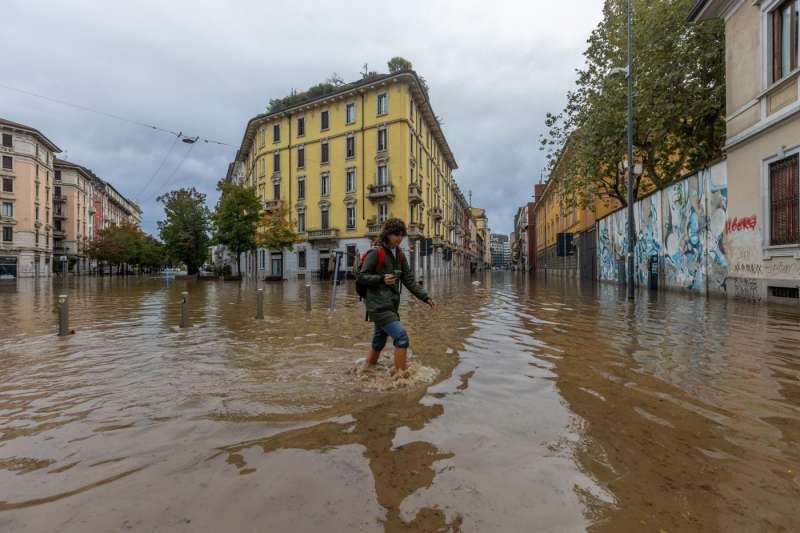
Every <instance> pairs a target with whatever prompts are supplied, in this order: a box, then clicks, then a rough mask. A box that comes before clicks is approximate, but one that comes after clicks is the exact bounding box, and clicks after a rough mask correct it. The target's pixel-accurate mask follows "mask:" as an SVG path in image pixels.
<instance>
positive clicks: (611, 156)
mask: <svg viewBox="0 0 800 533" xmlns="http://www.w3.org/2000/svg"><path fill="white" fill-rule="evenodd" d="M626 2H627V0H606V2H605V5H604V8H603V19H602V21H601V22H600V24H599V25H598V26H597V28H596V29H595V30H594V31H593V32H592V33H591V35H590V36H589V39H588V47H587V49H586V51H585V52H584V56H585V57H586V66H585V67H584V68H583V69H580V70H578V79H577V82H576V88H575V89H574V90H573V91H571V92H570V93H569V94H568V95H567V106H566V108H565V109H564V111H563V112H561V113H559V114H556V115H554V114H548V115H547V118H546V119H545V126H546V128H547V131H546V133H545V134H544V135H543V136H542V138H541V148H542V149H543V150H545V151H546V152H547V169H548V171H549V172H550V173H551V176H560V177H564V176H566V177H569V179H566V180H562V187H563V188H564V192H565V198H566V199H567V200H566V201H567V202H573V203H575V204H576V205H578V206H580V207H586V206H588V205H591V203H590V200H591V199H592V196H596V195H599V196H605V197H609V198H613V199H615V200H617V201H619V203H620V204H621V205H625V204H626V193H625V190H626V172H625V168H624V165H623V161H624V159H625V154H626V143H627V138H626V125H627V115H626V113H627V84H626V82H625V79H624V77H623V76H610V72H611V70H612V69H613V68H615V67H624V66H625V64H626V63H627V40H626V39H627V37H626V35H627V34H626V11H625V7H626ZM693 3H694V0H634V17H635V18H634V36H633V37H634V66H633V67H634V68H633V72H634V80H635V87H634V158H635V160H636V162H637V163H641V164H642V167H643V173H642V175H640V176H638V177H637V178H636V180H635V183H634V188H635V192H636V193H637V196H638V195H639V194H640V193H643V192H646V191H647V189H650V188H661V187H663V186H665V185H667V184H669V183H670V182H672V181H674V180H676V179H678V178H679V177H680V176H681V175H682V174H683V173H684V172H685V171H686V170H688V169H693V168H699V167H702V166H704V165H706V164H708V163H709V162H711V161H713V160H714V159H716V158H718V157H720V155H721V153H722V145H723V144H724V139H725V137H724V135H725V122H724V117H725V72H724V70H725V66H724V30H723V23H722V21H710V22H707V23H703V24H699V25H696V24H691V23H689V22H687V20H686V14H687V13H688V12H689V9H690V8H691V6H692V4H693ZM567 147H569V149H566V148H567Z"/></svg>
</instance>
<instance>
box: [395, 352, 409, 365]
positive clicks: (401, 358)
mask: <svg viewBox="0 0 800 533" xmlns="http://www.w3.org/2000/svg"><path fill="white" fill-rule="evenodd" d="M407 351H408V348H395V349H394V368H395V370H398V371H400V370H405V369H406V352H407Z"/></svg>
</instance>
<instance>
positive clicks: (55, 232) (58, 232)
mask: <svg viewBox="0 0 800 533" xmlns="http://www.w3.org/2000/svg"><path fill="white" fill-rule="evenodd" d="M66 235H67V234H66V233H65V232H64V230H63V229H54V230H53V237H66Z"/></svg>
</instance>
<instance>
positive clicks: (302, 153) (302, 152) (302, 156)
mask: <svg viewBox="0 0 800 533" xmlns="http://www.w3.org/2000/svg"><path fill="white" fill-rule="evenodd" d="M305 166H306V149H305V148H304V147H302V146H300V147H299V148H298V149H297V168H305Z"/></svg>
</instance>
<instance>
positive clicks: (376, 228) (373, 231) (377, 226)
mask: <svg viewBox="0 0 800 533" xmlns="http://www.w3.org/2000/svg"><path fill="white" fill-rule="evenodd" d="M382 226H383V224H382V223H380V222H374V223H372V224H367V235H369V236H370V237H377V236H378V235H380V233H381V227H382Z"/></svg>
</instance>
